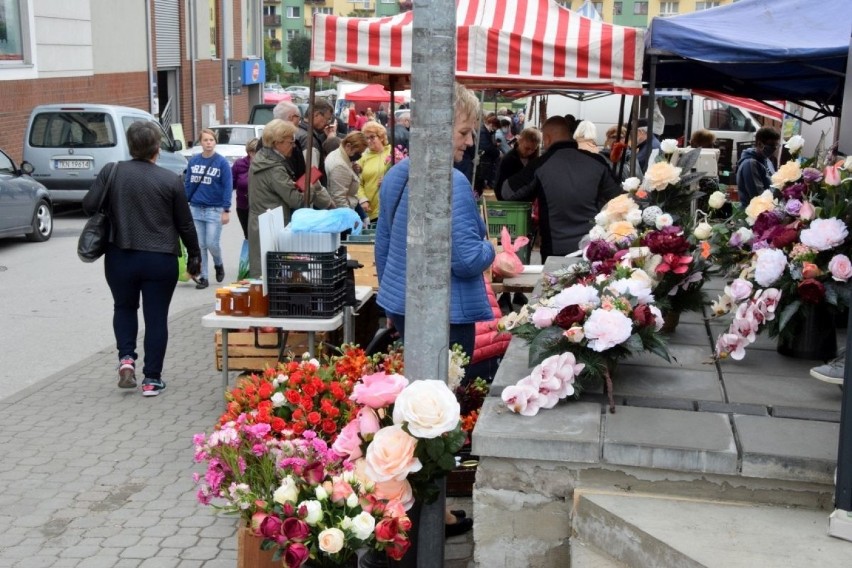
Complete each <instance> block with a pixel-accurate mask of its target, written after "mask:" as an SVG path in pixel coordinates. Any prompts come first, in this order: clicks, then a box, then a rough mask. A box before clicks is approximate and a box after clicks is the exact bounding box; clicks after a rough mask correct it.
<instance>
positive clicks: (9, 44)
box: [0, 0, 24, 63]
mask: <svg viewBox="0 0 852 568" xmlns="http://www.w3.org/2000/svg"><path fill="white" fill-rule="evenodd" d="M8 61H11V62H17V63H23V62H24V29H23V26H22V25H21V0H0V62H8Z"/></svg>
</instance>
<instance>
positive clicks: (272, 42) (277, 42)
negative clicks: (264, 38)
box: [269, 39, 281, 51]
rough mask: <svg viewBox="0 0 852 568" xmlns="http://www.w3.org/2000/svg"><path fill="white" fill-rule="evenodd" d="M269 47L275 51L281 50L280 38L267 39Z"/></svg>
mask: <svg viewBox="0 0 852 568" xmlns="http://www.w3.org/2000/svg"><path fill="white" fill-rule="evenodd" d="M269 47H270V48H272V49H274V50H275V51H281V40H280V39H272V40H269Z"/></svg>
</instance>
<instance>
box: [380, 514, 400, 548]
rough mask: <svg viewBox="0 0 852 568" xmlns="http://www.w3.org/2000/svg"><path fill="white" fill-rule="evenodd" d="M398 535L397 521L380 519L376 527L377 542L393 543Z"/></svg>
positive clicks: (391, 518)
mask: <svg viewBox="0 0 852 568" xmlns="http://www.w3.org/2000/svg"><path fill="white" fill-rule="evenodd" d="M397 534H399V521H398V520H397V519H395V518H393V517H390V518H387V519H382V520H381V521H379V524H377V525H376V540H377V541H379V542H393V539H394V538H396V535H397Z"/></svg>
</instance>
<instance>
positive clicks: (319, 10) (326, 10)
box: [314, 6, 334, 16]
mask: <svg viewBox="0 0 852 568" xmlns="http://www.w3.org/2000/svg"><path fill="white" fill-rule="evenodd" d="M314 14H327V15H329V16H331V15H333V14H334V8H332V7H331V6H328V7H325V8H323V7H320V8H314Z"/></svg>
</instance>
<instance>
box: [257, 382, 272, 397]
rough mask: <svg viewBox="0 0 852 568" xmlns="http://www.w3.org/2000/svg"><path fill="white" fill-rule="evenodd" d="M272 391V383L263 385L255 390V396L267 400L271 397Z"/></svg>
mask: <svg viewBox="0 0 852 568" xmlns="http://www.w3.org/2000/svg"><path fill="white" fill-rule="evenodd" d="M274 391H275V387H273V386H272V383H263V384H262V385H260V388H258V389H257V394H259V395H260V398H269V397H271V396H272V393H273V392H274Z"/></svg>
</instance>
